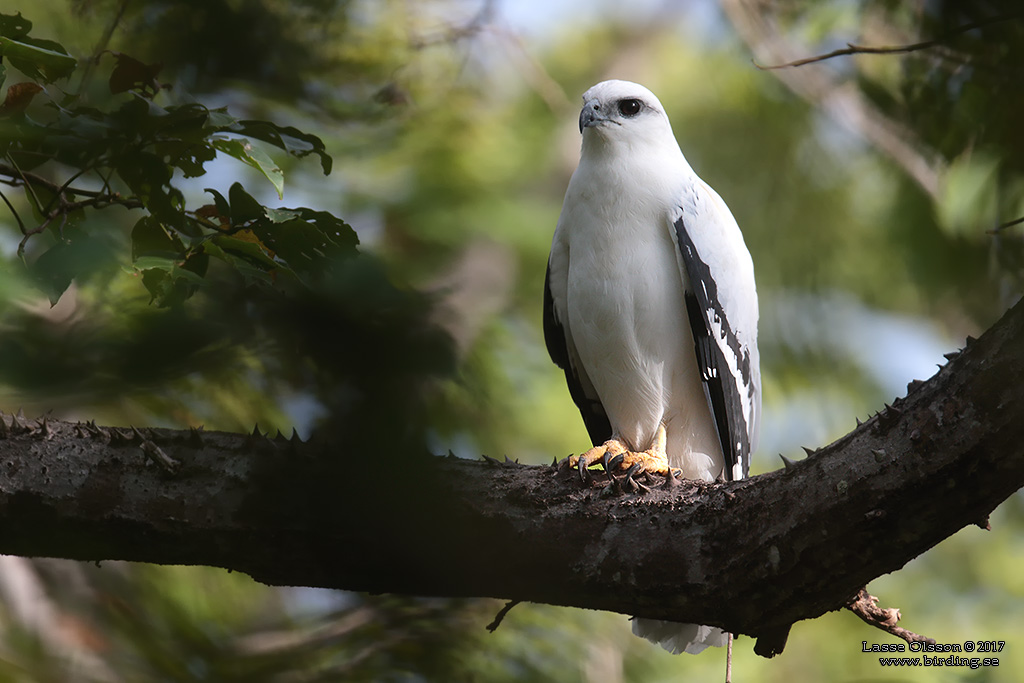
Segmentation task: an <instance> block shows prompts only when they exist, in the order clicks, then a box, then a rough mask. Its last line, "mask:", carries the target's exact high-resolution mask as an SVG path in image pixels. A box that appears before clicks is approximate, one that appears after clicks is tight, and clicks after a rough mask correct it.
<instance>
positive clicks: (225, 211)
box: [203, 187, 231, 218]
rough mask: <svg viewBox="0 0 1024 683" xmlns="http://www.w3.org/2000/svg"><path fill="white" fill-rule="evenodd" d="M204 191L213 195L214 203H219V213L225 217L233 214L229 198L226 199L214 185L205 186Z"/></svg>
mask: <svg viewBox="0 0 1024 683" xmlns="http://www.w3.org/2000/svg"><path fill="white" fill-rule="evenodd" d="M203 192H209V193H210V194H212V195H213V203H214V204H216V205H217V213H219V214H220V215H221V216H224V217H225V218H228V217H230V216H231V205H230V204H228V200H226V199H224V195H222V194H221V193H220V192H218V191H217V190H215V189H213V188H212V187H204V188H203Z"/></svg>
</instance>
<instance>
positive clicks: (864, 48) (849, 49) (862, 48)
mask: <svg viewBox="0 0 1024 683" xmlns="http://www.w3.org/2000/svg"><path fill="white" fill-rule="evenodd" d="M1021 14H1022V13H1021V12H1011V13H1010V14H1001V15H999V16H996V17H989V18H988V19H982V20H981V21H976V22H974V23H972V24H965V25H963V26H958V27H957V28H955V29H953V30H951V31H948V32H946V33H944V34H942V35H941V36H939V37H938V38H932V39H931V40H925V41H922V42H920V43H911V44H909V45H891V46H881V47H874V46H870V45H855V44H853V43H847V44H846V47H844V48H841V49H839V50H833V51H832V52H828V53H825V54H822V55H816V56H814V57H805V58H804V59H796V60H793V61H792V62H786V63H785V64H772V65H770V66H764V65H762V64H758V63H757V61H756V60H752V61H754V66H756V67H757V68H758V69H761V70H762V71H770V70H772V69H784V68H786V67H790V66H804V65H805V64H814V63H815V62H823V61H825V60H826V59H832V58H833V57H846V56H849V55H892V54H904V53H907V52H917V51H919V50H927V49H928V48H932V47H936V46H938V45H941V44H942V43H944V42H946V41H947V40H949V39H950V38H953V37H954V36H958V35H960V34H961V33H967V32H968V31H973V30H975V29H979V28H983V27H985V26H988V25H990V24H996V23H999V22H1001V21H1009V20H1011V19H1016V18H1017V17H1019V16H1021Z"/></svg>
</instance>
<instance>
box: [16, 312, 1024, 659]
mask: <svg viewBox="0 0 1024 683" xmlns="http://www.w3.org/2000/svg"><path fill="white" fill-rule="evenodd" d="M1022 338H1024V302H1022V303H1020V304H1018V305H1017V306H1015V307H1014V308H1013V309H1012V310H1011V311H1010V312H1008V313H1007V314H1006V315H1005V316H1004V317H1003V319H1002V320H1001V321H1000V322H999V323H997V324H996V325H995V326H994V327H993V328H992V329H991V330H989V331H988V332H986V333H985V334H984V335H983V336H982V337H981V338H980V339H978V340H976V341H975V340H969V345H968V347H967V348H966V349H965V350H964V351H963V352H960V353H954V354H950V358H951V360H950V362H949V364H948V365H946V366H945V367H943V368H942V369H941V370H939V372H938V373H937V374H936V375H935V376H934V377H932V378H931V379H929V380H927V381H925V382H920V383H916V384H914V385H913V386H912V387H910V388H909V390H908V395H907V396H906V398H901V399H897V400H896V401H894V403H893V405H890V406H886V407H885V408H884V409H883V410H882V411H881V412H880V413H879V414H878V415H876V416H874V417H871V418H870V419H868V420H867V421H865V422H864V423H863V424H861V425H859V426H858V427H857V428H856V429H854V430H853V431H852V432H851V433H850V434H848V435H846V436H845V437H843V438H841V439H839V440H838V441H836V442H835V443H833V444H831V445H829V446H826V447H824V448H822V449H819V450H817V451H814V452H813V453H812V454H811V455H810V456H809V457H808V458H807V459H805V460H802V461H799V462H796V463H793V464H792V465H791V466H789V467H787V468H785V469H784V470H779V471H775V472H769V473H767V474H763V475H759V476H756V477H752V478H750V479H747V480H743V481H738V482H728V483H723V484H707V483H701V482H686V481H681V482H674V483H675V485H674V486H672V487H662V486H659V485H658V482H657V481H654V480H652V481H649V482H648V484H649V489H650V490H649V492H647V493H643V494H622V493H618V492H616V491H615V490H614V488H613V491H612V493H613V494H614V495H601V493H600V491H599V490H598V489H596V488H594V487H593V483H594V482H596V483H601V481H600V479H601V477H603V476H606V475H597V476H595V477H594V478H593V482H592V483H591V484H587V485H584V486H581V484H580V478H579V473H578V472H575V471H571V472H565V471H562V470H561V469H560V468H558V467H536V466H524V465H519V464H517V463H515V462H512V461H507V462H498V461H496V460H489V461H484V462H471V461H467V460H460V459H458V458H429V457H425V456H424V455H422V454H419V453H416V452H412V453H407V452H404V451H402V452H397V453H395V454H394V456H393V457H389V458H388V462H387V478H386V479H384V478H381V477H377V478H376V479H374V480H373V481H372V482H369V481H367V480H366V476H365V472H366V471H367V463H366V453H365V452H362V451H359V452H353V451H352V450H351V448H350V447H346V446H345V445H344V444H341V445H339V444H335V443H331V442H326V441H320V440H317V439H313V440H312V441H308V442H301V441H300V440H299V439H298V438H294V437H293V438H291V439H288V438H285V437H284V436H281V435H278V437H276V438H273V439H271V438H269V437H268V436H267V435H264V434H261V433H260V432H259V431H258V430H254V432H253V433H252V434H249V435H243V434H227V433H222V432H204V431H201V430H199V429H194V430H190V431H189V430H186V431H176V430H168V429H129V430H127V431H125V430H120V429H117V428H109V427H108V428H103V427H98V426H96V425H95V424H91V423H87V424H70V423H67V422H59V421H55V420H49V419H43V420H40V421H37V422H36V423H31V422H27V421H26V420H25V419H24V417H23V416H20V415H14V416H3V417H2V418H0V470H2V472H0V474H2V476H0V553H6V554H14V555H24V556H54V557H66V558H70V559H79V560H90V561H95V560H105V559H126V560H134V561H142V562H156V563H173V564H205V565H211V566H219V567H226V568H230V569H233V570H236V571H242V572H245V573H247V574H250V575H251V576H252V577H253V578H255V579H257V580H259V581H262V582H264V583H268V584H272V585H305V586H321V587H331V588H344V589H348V590H361V591H369V592H389V593H404V594H410V595H423V596H448V597H494V598H503V599H505V600H511V601H516V600H521V601H532V602H541V603H548V604H556V605H569V606H575V607H585V608H590V609H601V610H608V611H614V612H620V613H623V614H631V615H637V616H641V617H647V618H652V619H664V620H670V621H681V622H689V623H703V624H709V625H713V626H719V627H721V628H724V629H726V630H727V631H729V632H732V633H740V634H746V635H750V636H754V637H755V638H757V645H755V652H757V653H759V654H765V655H771V654H776V653H778V652H781V651H782V648H783V646H784V644H785V637H786V634H787V632H788V629H789V626H790V625H791V624H793V623H794V622H796V621H799V620H802V619H813V618H816V617H817V616H820V615H821V614H824V613H826V612H829V611H832V610H835V609H838V608H842V607H844V606H846V605H848V604H850V596H851V595H855V594H858V591H859V589H860V588H862V587H863V586H865V585H866V584H867V583H868V582H870V581H871V580H872V579H874V578H875V577H878V576H881V575H882V574H885V573H889V572H893V571H897V570H899V569H900V568H901V567H903V566H904V565H905V564H906V563H907V562H908V561H909V560H910V559H912V558H914V557H916V556H918V555H920V554H921V553H923V552H925V551H926V550H928V549H929V548H931V547H933V546H934V545H935V544H937V543H939V542H940V541H942V540H943V539H945V538H947V537H949V536H950V535H952V534H953V533H955V532H956V531H958V530H959V529H961V528H963V527H965V526H968V525H971V524H976V523H977V524H979V525H982V526H984V522H983V521H979V520H984V519H985V518H986V516H987V515H988V514H989V513H990V512H991V511H992V510H993V509H994V508H995V507H996V506H997V505H999V503H1000V502H1002V501H1003V500H1005V499H1006V498H1007V497H1008V496H1010V495H1012V494H1013V493H1014V492H1015V491H1017V490H1018V489H1019V488H1021V487H1022V486H1024V451H1022V447H1021V444H1022V443H1024V413H1022V411H1024V404H1022V403H1021V401H1020V400H1019V397H1020V387H1021V386H1024V357H1022V356H1021V354H1020V339H1022ZM335 427H336V428H337V430H338V432H339V433H348V432H351V434H352V435H353V436H355V435H358V432H357V431H356V430H357V429H358V426H356V425H350V426H349V427H348V429H347V431H346V427H345V425H343V424H340V423H339V424H336V425H335ZM378 445H380V444H378ZM662 483H664V482H662ZM867 602H869V603H870V600H868V601H867ZM869 607H871V605H868V604H866V603H864V602H861V604H859V605H855V606H852V607H851V609H854V610H855V611H859V612H863V613H864V614H866V615H868V618H869V620H872V623H878V624H886V625H887V626H891V625H892V622H893V621H894V619H893V614H892V612H885V611H879V612H878V613H877V614H875V613H874V612H873V611H872V610H871V609H869ZM891 632H893V633H896V634H897V635H901V637H905V636H906V635H907V634H906V633H902V632H899V631H891ZM908 633H909V632H908ZM933 635H937V634H933Z"/></svg>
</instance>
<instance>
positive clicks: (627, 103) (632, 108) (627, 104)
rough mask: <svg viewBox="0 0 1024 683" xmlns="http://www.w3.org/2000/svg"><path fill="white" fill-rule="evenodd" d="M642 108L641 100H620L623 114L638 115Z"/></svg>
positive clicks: (620, 110)
mask: <svg viewBox="0 0 1024 683" xmlns="http://www.w3.org/2000/svg"><path fill="white" fill-rule="evenodd" d="M641 108H643V103H642V102H640V100H633V99H630V100H619V113H620V114H622V115H623V116H636V115H637V114H639V113H640V109H641Z"/></svg>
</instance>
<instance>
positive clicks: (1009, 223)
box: [985, 216, 1024, 235]
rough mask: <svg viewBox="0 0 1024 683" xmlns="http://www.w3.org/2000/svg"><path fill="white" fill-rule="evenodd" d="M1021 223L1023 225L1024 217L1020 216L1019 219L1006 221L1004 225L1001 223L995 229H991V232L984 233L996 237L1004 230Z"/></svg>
mask: <svg viewBox="0 0 1024 683" xmlns="http://www.w3.org/2000/svg"><path fill="white" fill-rule="evenodd" d="M1021 223H1024V216H1021V217H1020V218H1014V219H1013V220H1012V221H1006V222H1005V223H1001V224H999V225H997V226H996V227H994V228H992V229H991V230H986V231H985V232H986V233H988V234H989V235H997V234H999V233H1001V232H1002V231H1003V230H1005V229H1006V228H1012V227H1013V226H1015V225H1020V224H1021Z"/></svg>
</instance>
